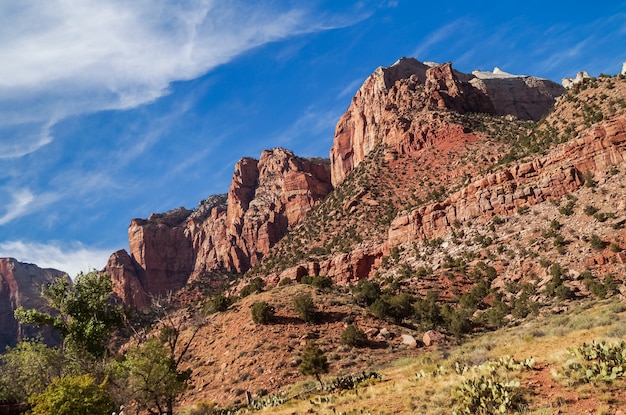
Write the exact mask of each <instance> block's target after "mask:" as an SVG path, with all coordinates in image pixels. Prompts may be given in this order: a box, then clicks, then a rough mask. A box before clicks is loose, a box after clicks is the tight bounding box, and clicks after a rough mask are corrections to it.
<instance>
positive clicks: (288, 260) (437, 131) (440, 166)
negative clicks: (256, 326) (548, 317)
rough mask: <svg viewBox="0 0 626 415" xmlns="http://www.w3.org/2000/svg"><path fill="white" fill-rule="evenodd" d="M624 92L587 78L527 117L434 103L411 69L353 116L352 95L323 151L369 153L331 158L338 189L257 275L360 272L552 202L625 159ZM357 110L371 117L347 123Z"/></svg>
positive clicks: (620, 83)
mask: <svg viewBox="0 0 626 415" xmlns="http://www.w3.org/2000/svg"><path fill="white" fill-rule="evenodd" d="M433 69H436V68H430V69H427V70H426V71H427V72H426V74H427V73H428V71H432V70H433ZM440 69H441V70H440ZM437 70H438V72H436V73H437V75H439V74H440V73H447V74H448V75H446V76H447V77H448V78H449V79H451V81H448V82H447V83H448V84H453V83H454V82H455V78H454V77H453V74H454V72H453V71H450V70H449V68H446V67H445V66H444V67H443V68H439V69H437ZM378 72H379V73H384V72H382V70H379V71H378ZM427 76H428V75H427ZM374 79H376V78H375V77H374V76H372V77H370V78H369V79H368V81H367V82H373V80H374ZM381 79H383V78H381ZM456 79H457V80H458V77H457V78H456ZM505 79H508V75H507V76H505ZM367 82H366V84H367ZM427 83H428V82H427ZM367 90H368V89H365V90H362V91H359V93H358V94H357V97H359V96H363V94H364V92H365V91H367ZM453 95H454V94H453ZM625 95H626V83H625V82H624V79H623V77H615V78H608V77H605V78H599V79H595V78H594V79H588V80H587V81H586V82H583V83H582V84H580V85H579V86H578V87H576V88H572V89H571V90H570V91H568V93H567V94H566V95H564V96H563V97H562V98H560V99H559V102H558V103H557V105H556V107H555V108H554V110H553V111H552V113H550V114H549V115H548V116H547V117H546V118H545V120H543V121H542V122H540V123H537V124H535V123H532V122H530V123H529V122H523V121H520V120H516V119H515V118H513V117H510V116H508V117H507V116H505V117H501V116H497V115H488V114H471V113H466V114H460V113H459V111H458V108H459V105H458V104H457V105H452V108H448V107H445V105H444V106H440V105H439V104H437V105H433V104H434V103H433V102H432V100H431V99H430V97H432V92H429V91H428V88H427V86H420V84H419V83H418V82H417V79H416V77H415V76H409V78H405V79H400V80H397V81H396V83H395V85H394V86H393V87H392V88H391V89H390V90H389V93H388V95H387V96H386V98H385V99H384V100H381V99H379V98H372V99H373V101H372V102H371V104H368V105H371V107H372V108H370V107H369V106H368V105H366V104H365V102H363V103H361V104H359V105H361V106H362V108H365V109H364V110H363V111H364V112H363V111H361V110H360V109H359V110H355V108H356V107H358V105H357V104H355V103H356V102H357V101H355V100H353V103H352V104H351V107H350V109H349V110H348V112H347V113H346V115H344V117H342V119H341V121H340V123H339V124H338V128H337V134H336V137H335V145H334V146H333V151H335V150H337V149H340V150H341V151H339V152H335V153H334V154H335V155H337V154H340V153H341V154H347V155H350V157H353V156H354V155H356V154H365V153H366V152H365V151H363V149H367V148H371V150H370V151H369V153H367V154H366V155H364V156H363V157H364V158H363V161H362V162H361V164H360V165H357V167H356V168H355V167H354V166H353V167H350V165H351V164H350V163H353V161H354V160H355V159H354V158H352V160H353V161H351V162H350V163H348V164H345V163H343V161H345V160H349V159H350V158H342V157H339V159H340V160H339V161H337V158H333V157H331V161H332V162H333V164H332V169H333V174H334V176H333V180H334V181H341V183H342V184H341V186H340V187H338V188H337V189H336V190H335V192H333V194H331V195H330V196H329V198H328V199H327V200H326V201H325V203H324V204H322V205H321V206H320V207H319V208H318V209H316V210H314V211H313V212H312V213H311V215H310V220H307V221H305V222H303V224H302V225H301V226H300V227H298V228H297V229H295V230H294V231H293V232H292V233H290V234H289V235H288V236H287V238H285V239H284V240H283V241H282V242H281V243H279V244H278V245H277V247H276V249H275V250H274V251H273V252H275V253H272V254H270V255H269V256H268V257H267V258H266V260H265V261H264V263H263V265H265V267H260V268H259V271H260V275H263V274H268V273H269V275H270V277H269V278H270V279H271V280H273V281H279V280H281V279H282V278H285V277H289V278H292V279H297V278H300V277H301V276H302V275H306V274H309V275H318V274H319V275H327V276H330V277H332V278H334V279H336V280H337V281H343V282H347V281H355V280H358V279H362V278H371V277H373V276H374V275H376V274H377V273H386V272H387V271H386V268H387V267H388V266H389V264H388V263H387V262H386V260H388V255H389V254H390V252H391V251H392V250H393V249H397V247H399V246H401V245H404V246H407V244H408V245H410V244H416V243H419V244H422V243H427V242H428V241H429V240H431V239H433V238H439V237H444V238H446V237H450V236H451V235H454V232H455V230H456V228H458V227H459V225H461V224H464V223H472V222H473V223H487V222H488V221H490V220H491V219H492V218H494V217H496V216H498V217H499V218H500V217H509V216H512V215H517V213H518V212H519V211H526V210H527V209H529V208H530V207H532V206H536V205H541V204H545V203H546V202H550V203H560V202H559V201H560V199H561V198H562V197H563V196H565V195H569V194H570V193H574V192H577V191H579V190H580V189H581V188H583V187H584V185H585V184H586V183H588V182H589V180H591V181H593V180H606V179H601V178H605V177H606V175H607V174H608V173H607V172H608V171H610V170H613V169H616V171H620V170H619V166H621V165H623V163H624V159H625V158H626V153H625V150H626V142H625V141H624V140H625V138H626V136H625V130H624V121H625V120H624V116H625V112H626V111H625V107H626V103H625V102H624V96H625ZM472 102H474V101H473V100H472ZM429 103H431V104H430V105H429ZM446 105H448V104H446ZM463 105H466V104H463ZM442 108H443V109H442ZM461 112H462V111H461ZM361 113H368V114H378V115H376V116H373V118H371V121H370V122H367V121H363V125H362V126H359V127H357V128H347V127H346V125H350V123H352V121H353V120H354V119H359V115H358V114H361ZM355 114H357V115H355ZM381 114H382V115H381ZM360 119H361V120H368V116H365V117H362V118H360ZM346 120H347V121H346ZM370 123H371V125H370ZM352 125H354V123H352ZM417 137H419V139H417ZM559 143H561V144H559ZM332 154H333V153H332V152H331V155H332ZM524 157H526V159H524ZM344 175H345V178H343V177H344ZM594 177H595V178H596V179H593V178H594ZM337 178H339V179H337ZM589 178H591V179H589ZM612 191H613V192H615V190H612ZM611 208H612V209H617V210H618V211H619V210H620V208H619V206H617V205H616V206H612V207H611ZM618 217H620V216H619V215H618ZM618 222H619V221H618ZM334 229H340V230H341V231H333V230H334ZM312 235H314V237H312ZM616 235H617V234H616ZM617 236H618V235H617ZM618 239H619V238H618ZM457 242H458V241H457ZM468 243H469V242H468ZM294 252H295V253H296V254H295V255H294V254H293V253H294ZM418 256H419V254H418ZM429 259H431V260H432V258H429ZM415 264H419V265H418V266H430V267H432V266H433V265H435V267H437V266H438V265H437V264H436V263H435V264H429V263H428V261H416V262H414V263H413V265H415ZM504 270H505V272H508V271H507V268H506V267H505V269H504ZM271 271H274V273H272V272H271ZM543 272H544V273H545V272H546V271H545V270H544V271H543ZM510 273H511V275H510V277H511V278H514V277H515V272H514V271H510Z"/></svg>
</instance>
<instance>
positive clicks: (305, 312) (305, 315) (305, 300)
mask: <svg viewBox="0 0 626 415" xmlns="http://www.w3.org/2000/svg"><path fill="white" fill-rule="evenodd" d="M293 308H294V309H295V311H296V313H297V314H298V316H299V317H300V318H301V319H302V320H304V321H306V322H307V323H314V322H315V321H316V320H317V313H316V308H315V303H313V298H312V297H311V294H309V293H301V294H298V295H296V296H295V297H294V299H293Z"/></svg>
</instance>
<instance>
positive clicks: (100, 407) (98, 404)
mask: <svg viewBox="0 0 626 415" xmlns="http://www.w3.org/2000/svg"><path fill="white" fill-rule="evenodd" d="M30 403H31V404H32V406H33V407H32V409H31V412H30V414H31V415H109V414H110V413H111V412H112V411H113V410H114V406H113V403H112V401H111V398H110V397H109V395H108V393H107V391H106V388H105V385H97V384H96V383H95V380H94V378H93V377H92V376H91V375H88V374H87V375H81V376H65V377H61V378H58V379H56V380H54V381H53V382H52V384H50V385H49V386H48V387H47V388H46V390H45V391H44V392H42V393H40V394H37V395H34V396H33V397H32V398H31V399H30Z"/></svg>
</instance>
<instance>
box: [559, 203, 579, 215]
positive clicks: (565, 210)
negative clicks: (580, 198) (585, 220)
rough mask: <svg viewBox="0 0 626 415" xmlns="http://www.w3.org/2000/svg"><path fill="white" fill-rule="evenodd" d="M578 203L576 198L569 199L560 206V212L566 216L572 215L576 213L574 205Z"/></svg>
mask: <svg viewBox="0 0 626 415" xmlns="http://www.w3.org/2000/svg"><path fill="white" fill-rule="evenodd" d="M575 204H576V202H575V200H574V199H570V200H568V202H567V203H566V204H565V205H564V206H561V207H560V208H559V212H560V213H561V214H562V215H565V216H572V214H573V213H574V205H575Z"/></svg>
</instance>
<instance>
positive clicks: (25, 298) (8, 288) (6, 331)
mask: <svg viewBox="0 0 626 415" xmlns="http://www.w3.org/2000/svg"><path fill="white" fill-rule="evenodd" d="M63 276H66V274H65V273H64V272H62V271H59V270H56V269H42V268H39V267H38V266H36V265H33V264H25V263H22V262H18V261H17V260H15V259H13V258H0V350H4V348H5V347H6V346H14V345H15V344H16V343H17V341H19V340H21V339H23V338H25V337H33V336H35V335H37V334H38V333H40V330H39V329H37V328H34V327H30V326H22V325H20V324H19V323H18V321H17V320H16V319H15V318H14V317H13V312H14V311H15V309H17V308H18V307H20V306H21V307H24V308H27V309H29V308H36V309H40V310H46V305H47V302H46V300H45V299H43V298H42V297H41V287H42V286H43V285H46V284H50V283H52V282H53V281H54V280H55V279H56V278H60V277H63ZM44 337H45V338H46V340H48V341H52V340H53V338H52V336H51V335H50V333H44Z"/></svg>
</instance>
